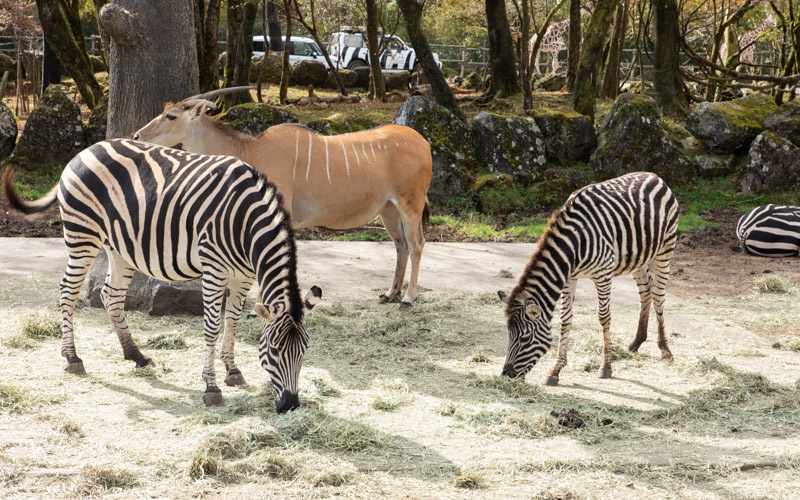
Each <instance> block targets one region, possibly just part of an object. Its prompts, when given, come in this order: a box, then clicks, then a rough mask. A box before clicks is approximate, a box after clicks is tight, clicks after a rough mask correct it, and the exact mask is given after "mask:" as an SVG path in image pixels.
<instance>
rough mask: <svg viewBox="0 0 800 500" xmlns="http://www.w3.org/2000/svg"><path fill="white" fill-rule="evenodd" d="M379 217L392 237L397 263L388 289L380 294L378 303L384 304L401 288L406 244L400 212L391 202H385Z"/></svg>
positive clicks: (406, 254)
mask: <svg viewBox="0 0 800 500" xmlns="http://www.w3.org/2000/svg"><path fill="white" fill-rule="evenodd" d="M381 219H383V225H384V226H386V231H387V232H388V233H389V236H391V237H392V241H393V242H394V248H395V250H397V264H396V266H395V270H394V279H393V280H392V286H391V288H389V291H387V292H386V293H384V294H382V295H381V296H380V303H381V304H386V303H387V302H389V301H390V300H392V299H393V298H395V297H396V296H397V294H398V293H400V290H401V289H402V288H403V279H404V278H405V275H406V265H408V245H407V244H406V238H405V233H404V232H403V222H402V220H401V218H400V212H399V211H398V210H397V207H395V206H394V204H393V203H392V202H388V203H386V205H385V206H384V208H383V210H381Z"/></svg>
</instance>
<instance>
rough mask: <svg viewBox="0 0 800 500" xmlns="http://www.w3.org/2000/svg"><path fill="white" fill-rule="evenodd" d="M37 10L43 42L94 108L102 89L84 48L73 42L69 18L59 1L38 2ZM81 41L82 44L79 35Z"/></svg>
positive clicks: (87, 103)
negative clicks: (47, 44)
mask: <svg viewBox="0 0 800 500" xmlns="http://www.w3.org/2000/svg"><path fill="white" fill-rule="evenodd" d="M36 7H37V10H38V12H39V20H40V22H41V23H42V31H43V32H44V36H45V38H47V40H48V42H49V43H50V46H51V48H52V49H53V51H54V52H55V53H56V56H57V57H58V59H59V61H61V64H62V65H63V67H64V70H65V71H66V72H67V74H68V75H69V76H70V77H72V79H73V80H75V85H76V86H77V87H78V92H80V94H81V97H82V98H83V101H84V102H85V103H86V106H88V107H89V109H92V108H94V106H95V104H97V102H99V101H100V98H101V97H102V96H103V89H102V88H101V87H100V84H99V83H97V80H96V79H95V78H94V71H92V65H91V63H90V62H89V54H88V53H87V52H86V44H85V43H84V44H83V46H80V45H79V44H78V42H77V41H76V38H75V35H74V33H73V31H72V27H71V24H70V21H69V20H68V16H66V15H65V13H64V12H63V11H62V10H61V8H60V2H59V1H58V0H37V2H36ZM70 17H71V16H70ZM80 39H81V40H83V36H82V35H81V38H80Z"/></svg>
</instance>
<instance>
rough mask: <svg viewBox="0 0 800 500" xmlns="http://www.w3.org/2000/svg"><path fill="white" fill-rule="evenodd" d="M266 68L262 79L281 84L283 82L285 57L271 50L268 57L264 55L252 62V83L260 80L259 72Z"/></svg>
mask: <svg viewBox="0 0 800 500" xmlns="http://www.w3.org/2000/svg"><path fill="white" fill-rule="evenodd" d="M265 66H266V67H265ZM262 68H264V69H265V70H266V73H265V74H264V75H262V77H261V78H263V80H262V81H265V82H266V83H271V84H273V85H279V84H280V83H281V72H282V71H283V57H282V56H281V55H279V54H276V53H274V52H270V53H269V54H267V55H266V57H264V56H262V57H260V58H258V59H256V60H254V61H252V62H251V63H250V75H249V78H248V79H249V81H250V83H255V82H257V81H258V74H259V72H260V71H261V70H262Z"/></svg>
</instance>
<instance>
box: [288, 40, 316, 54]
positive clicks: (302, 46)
mask: <svg viewBox="0 0 800 500" xmlns="http://www.w3.org/2000/svg"><path fill="white" fill-rule="evenodd" d="M292 53H293V54H294V55H296V56H312V55H314V51H313V50H311V47H310V46H309V45H308V44H307V43H306V42H297V43H296V44H295V43H294V42H292Z"/></svg>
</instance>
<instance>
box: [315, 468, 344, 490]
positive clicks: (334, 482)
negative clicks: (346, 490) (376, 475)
mask: <svg viewBox="0 0 800 500" xmlns="http://www.w3.org/2000/svg"><path fill="white" fill-rule="evenodd" d="M354 478H355V473H354V472H353V471H349V470H340V469H339V468H333V469H325V470H322V471H317V472H316V474H314V475H313V476H312V477H311V478H310V480H311V484H313V485H314V486H316V487H318V488H319V487H322V486H333V487H339V486H344V485H345V484H350V483H352V482H353V480H354Z"/></svg>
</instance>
